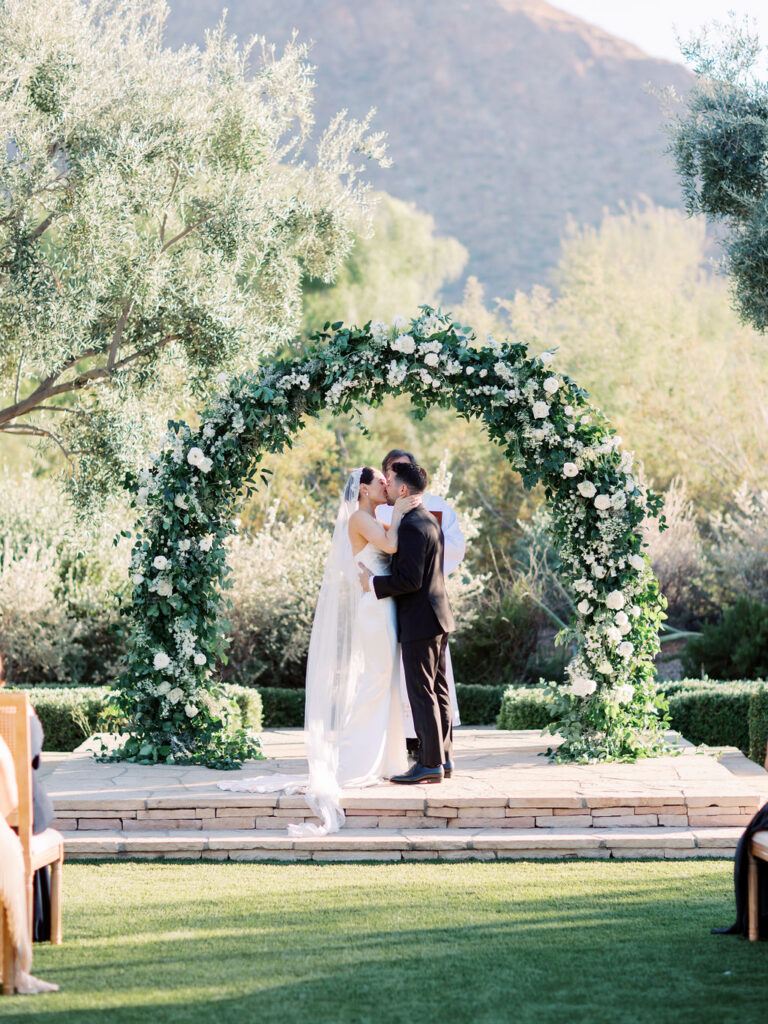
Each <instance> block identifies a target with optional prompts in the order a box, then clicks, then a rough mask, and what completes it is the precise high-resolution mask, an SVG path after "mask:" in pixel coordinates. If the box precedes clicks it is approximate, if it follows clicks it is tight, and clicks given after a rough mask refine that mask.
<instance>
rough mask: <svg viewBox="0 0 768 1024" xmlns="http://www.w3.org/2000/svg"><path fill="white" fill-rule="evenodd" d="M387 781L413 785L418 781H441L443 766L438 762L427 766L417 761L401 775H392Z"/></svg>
mask: <svg viewBox="0 0 768 1024" xmlns="http://www.w3.org/2000/svg"><path fill="white" fill-rule="evenodd" d="M389 781H390V782H396V783H397V784H398V785H401V786H415V785H417V784H418V783H419V782H425V783H430V782H442V781H443V766H442V765H441V764H439V765H437V767H435V768H427V766H426V765H423V764H419V762H418V761H417V762H416V764H413V765H411V767H410V768H409V769H408V771H407V772H403V774H402V775H393V776H392V778H391V779H390V780H389Z"/></svg>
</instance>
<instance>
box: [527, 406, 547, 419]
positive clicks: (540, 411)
mask: <svg viewBox="0 0 768 1024" xmlns="http://www.w3.org/2000/svg"><path fill="white" fill-rule="evenodd" d="M531 412H532V413H533V418H534V419H535V420H545V419H546V418H547V416H549V406H548V405H547V403H546V402H534V403H533V407H532V409H531Z"/></svg>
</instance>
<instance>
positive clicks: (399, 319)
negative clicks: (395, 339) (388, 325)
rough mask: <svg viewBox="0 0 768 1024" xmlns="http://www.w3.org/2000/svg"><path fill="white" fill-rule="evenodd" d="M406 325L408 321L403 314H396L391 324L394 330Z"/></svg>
mask: <svg viewBox="0 0 768 1024" xmlns="http://www.w3.org/2000/svg"><path fill="white" fill-rule="evenodd" d="M407 325H408V321H407V320H406V319H405V317H404V316H396V317H395V319H394V320H393V321H392V326H393V327H394V329H395V330H396V331H401V330H402V329H403V328H404V327H406V326H407Z"/></svg>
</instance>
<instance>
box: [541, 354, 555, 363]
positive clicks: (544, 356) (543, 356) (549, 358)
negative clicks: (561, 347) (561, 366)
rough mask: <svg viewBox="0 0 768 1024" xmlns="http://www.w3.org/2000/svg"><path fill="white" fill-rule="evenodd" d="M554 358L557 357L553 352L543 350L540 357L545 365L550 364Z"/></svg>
mask: <svg viewBox="0 0 768 1024" xmlns="http://www.w3.org/2000/svg"><path fill="white" fill-rule="evenodd" d="M554 358H555V357H554V355H553V354H552V353H551V352H542V353H541V355H540V356H539V359H540V360H541V361H542V363H544V364H545V365H548V364H549V363H551V362H552V360H553V359H554Z"/></svg>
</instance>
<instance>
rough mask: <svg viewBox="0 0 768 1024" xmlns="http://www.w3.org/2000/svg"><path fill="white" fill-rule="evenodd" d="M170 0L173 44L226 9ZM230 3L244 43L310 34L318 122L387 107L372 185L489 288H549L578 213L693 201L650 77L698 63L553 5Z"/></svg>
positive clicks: (201, 0) (660, 78)
mask: <svg viewBox="0 0 768 1024" xmlns="http://www.w3.org/2000/svg"><path fill="white" fill-rule="evenodd" d="M168 2H169V6H170V10H171V14H170V18H169V23H168V35H167V41H168V43H169V44H170V45H180V44H182V43H200V42H202V40H203V37H204V32H205V30H206V28H211V27H213V25H214V24H215V23H216V22H217V21H218V19H219V17H220V15H221V10H222V8H223V7H224V6H225V4H224V3H223V2H222V0H168ZM226 6H227V7H228V12H229V13H228V17H227V22H228V28H229V31H230V32H232V33H235V34H237V35H238V36H239V37H240V38H241V39H243V40H244V39H246V38H248V37H250V36H251V35H253V34H259V35H264V36H266V37H267V40H268V41H269V42H274V43H276V44H277V45H278V48H279V47H280V45H281V44H282V43H283V42H285V41H286V40H288V39H289V38H290V36H291V33H292V30H293V29H294V28H296V29H297V30H298V32H299V38H300V39H302V40H304V41H310V40H313V41H314V46H313V48H312V53H311V57H312V62H313V63H314V64H315V65H316V66H317V72H316V79H317V90H316V97H317V102H316V111H315V113H316V121H317V124H318V126H325V125H326V124H327V123H328V121H329V120H330V118H331V117H332V116H333V115H334V114H335V113H336V112H337V111H338V110H340V109H343V108H347V109H349V111H350V114H351V115H353V116H355V117H363V116H364V115H365V113H366V112H367V111H368V109H369V107H372V106H375V107H376V108H377V110H378V114H377V117H376V120H375V127H376V128H377V129H382V130H384V131H386V132H387V133H388V136H389V154H390V156H391V157H392V159H393V161H394V166H393V167H391V168H389V169H388V170H383V169H380V168H378V167H375V166H373V165H372V166H371V167H370V169H369V180H371V181H372V182H373V184H374V185H375V186H376V188H380V189H384V190H386V191H387V192H389V193H391V194H392V195H394V196H397V197H399V198H401V199H407V200H411V201H412V202H415V203H416V204H417V205H418V206H419V207H421V209H423V210H426V211H427V212H429V213H431V214H432V215H433V216H434V218H435V221H436V223H437V226H438V230H439V231H441V232H443V233H446V234H451V235H454V236H455V237H456V238H458V239H459V240H460V241H461V242H462V243H463V244H464V245H465V246H466V247H467V249H468V250H469V252H470V261H469V265H468V268H467V270H468V272H469V273H471V274H474V275H476V276H477V277H479V278H480V280H481V281H482V282H483V283H484V284H485V285H486V287H487V290H488V292H489V293H490V295H491V296H497V295H499V296H511V295H512V294H513V293H514V291H515V290H516V289H518V288H528V287H530V286H531V285H532V284H536V283H538V284H544V283H547V282H548V280H549V271H550V269H551V268H552V266H553V265H554V264H555V263H556V261H557V257H558V252H559V241H560V238H561V237H562V235H563V232H564V230H565V228H566V225H567V223H568V220H569V218H573V219H574V220H575V221H577V222H579V223H591V224H596V223H598V222H599V221H600V219H601V217H602V214H603V212H604V210H605V209H606V208H608V209H616V207H617V206H618V205H619V204H621V203H622V202H631V201H632V200H634V199H637V198H638V197H640V196H647V197H648V198H649V199H651V200H652V201H653V202H655V203H658V204H660V205H663V206H675V207H679V206H680V205H681V202H680V189H679V186H678V184H677V182H676V179H675V175H674V171H673V169H672V164H671V161H670V160H669V159H668V157H666V156H665V153H664V150H665V147H666V138H665V136H664V134H663V131H662V127H661V123H662V112H661V110H660V107H659V103H658V100H656V99H655V98H654V97H653V96H651V95H649V94H648V92H647V91H646V85H647V84H648V83H649V82H650V83H651V84H652V85H654V86H656V87H664V86H669V85H672V86H674V87H675V88H676V90H677V91H678V92H685V91H686V90H687V89H688V87H689V85H690V83H691V80H692V79H691V76H690V75H689V73H688V72H687V71H686V70H685V69H684V68H683V67H682V66H680V65H677V64H673V63H670V62H668V61H663V60H656V59H653V58H651V57H648V56H647V55H646V54H644V53H642V52H641V51H640V50H638V49H637V48H635V47H634V46H632V45H631V44H630V43H627V42H624V41H622V40H620V39H617V38H615V37H613V36H611V35H609V34H608V33H606V32H604V31H602V30H601V29H598V28H596V27H594V26H592V25H589V24H587V23H586V22H584V21H581V20H579V19H578V18H576V17H574V16H573V15H570V14H566V13H564V12H563V11H559V10H557V9H556V8H555V7H552V6H550V5H549V4H546V3H543V2H541V0H228V2H227V3H226Z"/></svg>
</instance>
